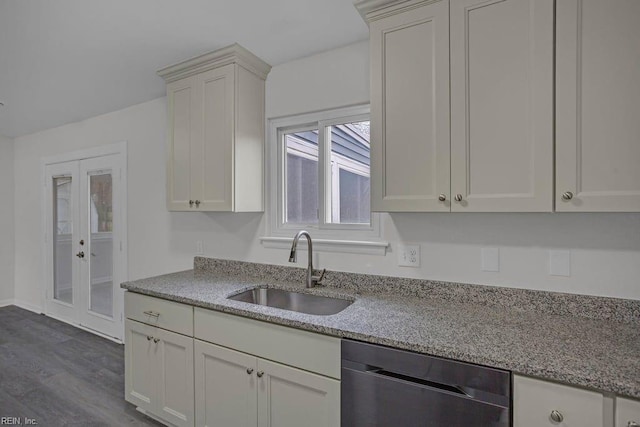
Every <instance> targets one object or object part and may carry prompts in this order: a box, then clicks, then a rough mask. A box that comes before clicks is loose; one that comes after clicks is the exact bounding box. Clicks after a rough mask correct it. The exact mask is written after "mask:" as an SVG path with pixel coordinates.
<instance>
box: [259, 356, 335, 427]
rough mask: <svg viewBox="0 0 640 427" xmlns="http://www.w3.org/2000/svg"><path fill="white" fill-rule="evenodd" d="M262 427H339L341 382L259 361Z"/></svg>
mask: <svg viewBox="0 0 640 427" xmlns="http://www.w3.org/2000/svg"><path fill="white" fill-rule="evenodd" d="M258 375H261V376H260V378H259V379H258V426H259V427H299V426H305V427H337V426H339V425H340V381H337V380H334V379H331V378H327V377H323V376H320V375H316V374H312V373H310V372H306V371H301V370H299V369H295V368H291V367H289V366H285V365H281V364H279V363H273V362H269V361H266V360H263V359H258Z"/></svg>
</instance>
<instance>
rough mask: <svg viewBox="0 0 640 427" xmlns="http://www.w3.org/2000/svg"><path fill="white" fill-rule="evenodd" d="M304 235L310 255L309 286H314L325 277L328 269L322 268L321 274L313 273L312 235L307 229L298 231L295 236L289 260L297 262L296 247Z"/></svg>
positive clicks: (307, 280)
mask: <svg viewBox="0 0 640 427" xmlns="http://www.w3.org/2000/svg"><path fill="white" fill-rule="evenodd" d="M302 236H304V237H306V238H307V251H308V255H309V263H308V265H307V279H306V282H307V288H313V287H314V286H316V285H318V284H319V283H320V282H321V281H322V278H323V277H324V273H325V271H326V269H324V270H322V274H320V276H314V275H313V244H312V243H311V235H310V234H309V232H307V231H305V230H301V231H298V234H296V236H295V237H294V238H293V244H292V245H291V253H290V254H289V262H296V258H297V256H296V255H297V253H296V248H297V247H298V240H300V238H301V237H302Z"/></svg>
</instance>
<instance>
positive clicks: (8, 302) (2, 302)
mask: <svg viewBox="0 0 640 427" xmlns="http://www.w3.org/2000/svg"><path fill="white" fill-rule="evenodd" d="M13 303H14V301H13V299H3V300H0V307H6V306H8V305H13Z"/></svg>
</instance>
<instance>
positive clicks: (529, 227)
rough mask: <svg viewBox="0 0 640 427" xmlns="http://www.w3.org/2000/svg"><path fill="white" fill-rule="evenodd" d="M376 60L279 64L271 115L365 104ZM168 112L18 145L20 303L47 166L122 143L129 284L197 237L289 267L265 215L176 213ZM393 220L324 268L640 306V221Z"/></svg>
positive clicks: (185, 256)
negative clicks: (168, 161) (267, 236)
mask: <svg viewBox="0 0 640 427" xmlns="http://www.w3.org/2000/svg"><path fill="white" fill-rule="evenodd" d="M368 60H369V58H368V45H367V43H366V42H365V43H358V44H355V45H351V46H347V47H345V48H342V49H337V50H334V51H330V52H325V53H322V54H319V55H315V56H311V57H308V58H304V59H301V60H298V61H294V62H290V63H287V64H283V65H279V66H277V67H274V68H273V70H272V71H271V74H270V75H269V78H268V81H267V105H266V110H267V117H276V116H282V115H288V114H295V113H301V112H307V111H312V110H318V109H325V108H330V107H338V106H343V105H350V104H357V103H362V102H366V101H367V100H368V92H369V91H368V86H369V83H368V82H369V77H368ZM150 78H154V77H152V76H150ZM165 109H166V106H165V99H164V98H161V99H157V100H154V101H150V102H147V103H144V104H140V105H136V106H133V107H130V108H127V109H124V110H120V111H116V112H114V113H110V114H106V115H103V116H99V117H95V118H92V119H89V120H86V121H84V122H80V123H76V124H71V125H67V126H63V127H60V128H56V129H51V130H48V131H44V132H40V133H37V134H34V135H29V136H25V137H21V138H17V139H16V141H15V192H16V202H19V205H18V203H16V227H15V232H16V236H15V237H16V239H15V240H16V245H15V247H16V261H15V282H16V288H15V296H16V299H17V300H19V301H22V302H24V303H27V304H32V305H34V306H41V305H42V293H43V292H42V287H41V283H42V277H41V271H42V260H41V257H40V256H39V255H38V256H34V254H40V239H41V236H42V230H41V229H40V228H41V226H40V212H41V185H39V176H40V171H39V170H38V168H39V165H40V159H41V158H42V157H45V156H50V155H53V154H57V153H62V152H67V151H73V150H77V149H81V148H86V147H91V146H96V145H101V144H108V143H112V142H117V141H121V140H127V141H129V200H128V204H129V212H128V221H129V277H130V279H137V278H141V277H146V276H151V275H156V274H161V273H166V272H171V271H177V270H181V269H187V268H190V267H191V264H192V259H193V256H194V255H195V250H196V244H195V242H196V241H197V240H201V241H203V242H204V250H205V255H206V256H211V257H219V258H227V259H237V260H247V261H255V262H271V263H277V264H283V265H285V264H287V258H288V251H287V250H282V249H267V248H264V247H262V245H261V244H260V242H259V240H258V237H259V236H261V235H263V234H264V222H265V221H264V215H263V214H259V213H250V214H249V213H247V214H230V213H196V212H184V213H170V212H167V210H166V207H165V164H164V161H165V151H164V150H165V122H166V119H165V114H166V112H165ZM268 190H269V189H268ZM17 195H20V197H18V196H17ZM382 222H383V228H384V238H385V239H386V240H388V241H390V242H391V243H392V252H391V253H388V254H387V255H386V256H384V257H382V256H372V255H354V254H332V253H319V254H317V259H316V264H317V266H318V267H320V268H322V267H325V268H328V269H333V270H343V271H353V272H365V273H372V274H385V275H397V276H408V277H421V278H429V279H438V280H449V281H460V282H467V283H483V284H493V285H500V286H512V287H522V288H531V289H545V290H553V291H561V292H572V293H584V294H593V295H606V296H616V297H624V298H634V299H640V285H639V281H638V277H640V214H393V215H383V221H382ZM398 242H414V243H418V244H420V245H421V248H422V266H421V268H418V269H413V268H406V267H398V266H397V264H396V253H395V252H394V250H395V249H396V245H397V243H398ZM483 246H492V247H499V248H500V254H501V260H500V262H501V265H500V266H501V272H499V273H487V272H481V271H480V248H481V247H483ZM550 248H563V249H570V250H571V255H572V274H571V276H570V277H551V276H549V275H548V274H547V271H548V261H547V251H548V249H550Z"/></svg>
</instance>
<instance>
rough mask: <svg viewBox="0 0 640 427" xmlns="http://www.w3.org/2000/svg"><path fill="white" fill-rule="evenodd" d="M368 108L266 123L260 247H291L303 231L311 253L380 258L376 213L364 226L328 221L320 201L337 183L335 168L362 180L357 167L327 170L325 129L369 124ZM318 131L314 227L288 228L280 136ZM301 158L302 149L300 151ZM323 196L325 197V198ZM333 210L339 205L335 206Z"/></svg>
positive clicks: (328, 156) (328, 154)
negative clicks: (263, 222)
mask: <svg viewBox="0 0 640 427" xmlns="http://www.w3.org/2000/svg"><path fill="white" fill-rule="evenodd" d="M369 117H370V107H369V104H365V105H357V106H352V107H344V108H337V109H332V110H325V111H318V112H313V113H305V114H298V115H294V116H287V117H279V118H274V119H270V120H269V122H268V144H267V150H268V156H267V159H268V165H267V168H266V169H267V180H266V182H267V189H268V191H267V210H266V215H267V227H266V235H265V236H263V237H261V238H260V240H261V241H262V244H263V245H264V246H266V247H276V248H285V247H289V246H290V245H291V240H292V238H293V236H294V235H295V234H296V233H297V232H298V231H300V230H307V231H308V232H309V233H310V234H311V236H312V237H313V243H314V249H318V250H320V251H328V252H352V253H368V254H379V255H384V254H385V253H386V249H387V247H388V246H389V243H388V242H385V241H383V240H382V239H381V236H382V230H381V221H380V214H379V213H375V212H372V213H371V222H370V223H369V224H337V223H331V222H330V220H331V218H332V216H331V214H332V212H331V206H330V205H331V203H330V202H329V203H327V202H326V201H325V200H326V199H327V198H328V197H330V194H331V192H327V191H326V189H328V188H329V186H330V185H333V186H335V185H336V184H338V182H337V179H333V180H332V174H334V175H338V174H339V169H340V168H342V169H345V170H348V171H349V172H353V173H357V174H359V175H364V176H366V175H367V174H366V171H365V170H364V169H363V168H358V167H356V166H355V165H353V164H351V163H353V162H338V164H336V168H335V169H336V170H335V171H332V167H331V166H332V165H331V161H330V159H331V144H330V141H331V139H330V135H329V130H330V129H329V127H330V126H334V125H339V124H344V123H352V122H358V121H366V120H369ZM310 129H318V195H319V200H318V214H319V215H318V216H319V218H318V223H317V224H291V223H286V222H285V221H284V218H285V209H286V206H285V201H286V195H285V192H286V187H285V184H286V180H285V174H286V171H285V168H284V166H285V161H286V155H287V149H286V147H285V144H284V143H283V142H284V134H286V133H292V132H300V131H306V130H310ZM300 154H303V156H304V151H303V150H302V151H300ZM328 195H329V196H328ZM338 209H339V206H338Z"/></svg>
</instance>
